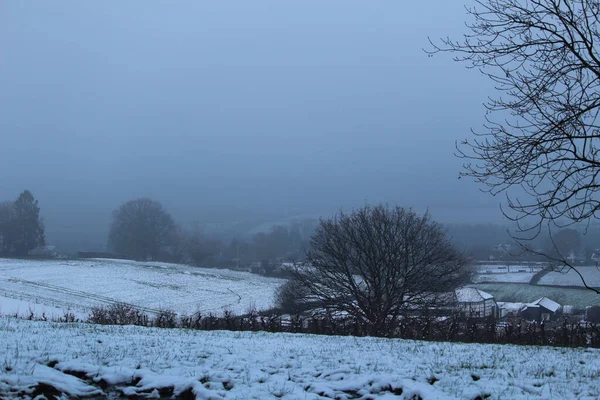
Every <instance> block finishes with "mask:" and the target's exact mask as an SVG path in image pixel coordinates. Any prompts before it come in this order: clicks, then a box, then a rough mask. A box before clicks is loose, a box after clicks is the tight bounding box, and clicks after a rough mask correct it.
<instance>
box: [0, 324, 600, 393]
mask: <svg viewBox="0 0 600 400" xmlns="http://www.w3.org/2000/svg"><path fill="white" fill-rule="evenodd" d="M0 343H2V346H1V347H0V398H3V399H5V398H6V399H8V398H13V397H17V396H27V393H29V394H30V395H32V397H33V396H35V395H39V394H43V393H54V394H57V395H60V394H61V393H63V394H64V397H65V398H67V397H68V398H71V397H75V396H86V395H87V396H93V397H94V398H104V397H108V398H116V397H117V396H119V395H128V396H132V397H135V396H141V397H142V398H143V397H146V396H147V397H148V398H159V395H163V396H167V397H163V398H168V397H169V395H172V394H174V395H176V396H177V395H182V396H181V397H183V398H194V397H196V398H200V399H269V398H283V399H334V398H335V399H357V398H361V399H375V398H377V399H385V398H390V399H392V398H394V399H423V400H429V399H465V400H473V399H484V398H488V399H533V398H539V399H597V398H599V396H600V386H598V379H599V378H600V351H598V350H592V349H568V348H552V347H533V346H520V347H517V346H510V345H482V344H457V343H435V342H433V343H432V342H415V341H407V340H399V339H377V338H354V337H336V336H315V335H294V334H273V333H264V332H226V331H192V330H182V329H159V328H142V327H134V326H99V325H88V324H58V323H50V322H46V323H44V322H35V321H26V320H19V319H12V318H0ZM76 376H77V377H79V378H77V377H76ZM183 394H185V396H183ZM135 398H140V397H135Z"/></svg>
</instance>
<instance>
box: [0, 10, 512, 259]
mask: <svg viewBox="0 0 600 400" xmlns="http://www.w3.org/2000/svg"><path fill="white" fill-rule="evenodd" d="M411 3H414V4H411ZM465 18H466V13H465V11H464V8H463V7H462V6H461V4H460V3H457V2H448V1H442V0H436V1H429V2H421V3H418V2H410V3H409V2H400V1H391V0H389V1H369V2H365V1H348V0H344V1H342V0H335V1H334V0H332V1H326V2H324V1H316V0H315V1H302V2H300V1H295V2H287V1H286V2H282V1H275V0H274V1H264V0H257V1H228V2H217V1H212V2H205V1H192V0H190V1H174V2H170V1H127V2H121V1H102V2H101V1H96V2H84V1H79V0H73V1H54V2H26V1H21V0H12V1H10V0H9V1H4V2H2V3H1V4H0V171H2V175H1V178H0V200H8V199H13V198H15V197H16V196H17V195H18V194H19V192H21V191H22V190H24V189H29V190H31V191H32V192H33V193H34V195H35V196H36V198H37V199H39V201H40V206H41V209H42V215H43V217H44V220H45V223H46V230H47V236H48V239H49V241H50V242H52V241H53V240H54V241H60V240H63V241H64V240H65V238H69V240H72V241H76V242H77V243H81V246H87V247H93V246H96V245H98V246H101V245H103V240H104V239H105V235H106V231H107V227H108V223H109V220H110V215H111V211H112V210H113V209H114V208H116V207H117V206H118V205H119V204H120V203H122V202H124V201H126V200H129V199H132V198H136V197H141V196H148V197H152V198H154V199H156V200H159V201H161V202H162V203H163V204H164V205H165V206H166V207H167V209H168V210H169V211H170V212H171V213H172V214H173V216H174V217H175V218H176V220H177V221H179V222H182V223H184V222H189V221H198V222H200V223H204V224H207V223H227V222H231V221H249V224H250V225H251V224H252V223H255V224H257V225H258V224H259V223H264V222H268V221H278V220H282V219H285V218H290V217H293V216H304V215H310V216H316V215H330V214H331V213H332V212H335V211H336V210H338V209H340V208H345V209H349V208H352V207H355V206H360V205H363V204H365V203H378V202H387V203H390V204H400V205H403V206H410V207H414V208H416V209H417V210H425V209H429V210H430V212H431V213H432V215H433V217H434V218H435V219H439V220H442V221H450V222H461V221H467V222H477V221H480V222H490V221H497V220H499V219H500V211H499V209H498V199H496V198H493V197H490V196H488V195H486V194H483V193H480V192H479V190H478V187H477V186H476V185H475V184H474V183H473V182H471V181H469V180H468V179H460V180H459V179H458V174H459V171H460V169H461V161H460V160H457V159H456V158H455V157H454V145H455V141H456V140H461V139H464V138H467V137H469V136H470V131H469V129H470V128H471V127H473V128H475V129H477V128H479V127H480V126H481V124H482V121H483V116H484V108H483V106H482V103H483V102H484V101H485V100H486V98H487V96H488V95H490V94H491V93H492V88H491V85H490V84H489V83H488V82H487V81H485V80H484V78H482V77H481V76H480V75H479V74H478V73H477V71H472V70H466V69H465V68H464V66H463V65H460V64H457V63H454V62H453V61H452V60H451V58H450V57H449V56H448V57H446V56H444V55H441V56H439V55H438V56H435V57H428V56H427V55H426V54H425V53H424V52H423V50H422V49H423V48H424V47H427V46H428V41H427V37H428V36H431V37H432V38H438V37H445V36H448V35H449V36H455V37H456V36H457V35H460V34H461V33H462V32H463V31H464V20H465Z"/></svg>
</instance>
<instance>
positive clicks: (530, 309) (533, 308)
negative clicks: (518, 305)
mask: <svg viewBox="0 0 600 400" xmlns="http://www.w3.org/2000/svg"><path fill="white" fill-rule="evenodd" d="M560 309H561V306H560V304H558V303H557V302H555V301H552V300H550V299H549V298H547V297H542V298H539V299H537V300H536V301H534V302H531V303H528V304H525V305H524V306H523V308H522V309H521V317H522V318H524V319H527V320H530V321H550V320H553V319H555V318H556V317H557V316H558V314H559V312H560Z"/></svg>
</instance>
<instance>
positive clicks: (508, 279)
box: [473, 272, 535, 283]
mask: <svg viewBox="0 0 600 400" xmlns="http://www.w3.org/2000/svg"><path fill="white" fill-rule="evenodd" d="M534 275H535V273H531V272H510V273H504V274H497V273H492V274H485V273H484V274H481V273H480V274H474V275H473V282H475V283H483V282H498V283H529V281H531V278H533V276H534Z"/></svg>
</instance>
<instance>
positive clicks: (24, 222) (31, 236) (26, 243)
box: [11, 190, 46, 256]
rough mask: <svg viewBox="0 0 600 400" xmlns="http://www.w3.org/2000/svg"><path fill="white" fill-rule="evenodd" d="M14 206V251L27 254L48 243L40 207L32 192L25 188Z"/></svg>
mask: <svg viewBox="0 0 600 400" xmlns="http://www.w3.org/2000/svg"><path fill="white" fill-rule="evenodd" d="M13 208H14V220H13V224H14V225H13V227H12V228H13V229H12V231H13V232H14V237H13V240H14V242H13V243H12V246H11V247H12V252H13V253H14V255H16V256H26V255H27V254H29V252H30V251H31V250H33V249H35V248H37V247H41V246H44V245H45V244H46V239H45V234H44V225H43V223H42V220H41V219H40V207H39V206H38V201H37V200H36V199H35V198H34V197H33V195H32V194H31V192H30V191H29V190H25V191H24V192H23V193H21V194H20V195H19V197H18V198H17V200H16V201H15V202H14V203H13Z"/></svg>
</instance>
